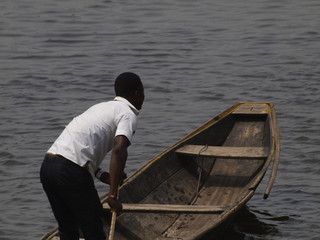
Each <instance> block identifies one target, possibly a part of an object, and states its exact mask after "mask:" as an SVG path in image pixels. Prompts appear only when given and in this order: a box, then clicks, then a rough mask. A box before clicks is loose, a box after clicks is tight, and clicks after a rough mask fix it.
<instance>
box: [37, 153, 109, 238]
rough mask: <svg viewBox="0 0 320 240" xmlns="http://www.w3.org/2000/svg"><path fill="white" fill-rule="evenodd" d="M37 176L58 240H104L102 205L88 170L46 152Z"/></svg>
mask: <svg viewBox="0 0 320 240" xmlns="http://www.w3.org/2000/svg"><path fill="white" fill-rule="evenodd" d="M40 179H41V182H42V185H43V189H44V191H45V192H46V194H47V197H48V199H49V202H50V205H51V208H52V211H53V213H54V216H55V218H56V219H57V222H58V225H59V234H60V239H61V240H78V239H79V228H80V229H81V231H82V233H83V235H84V237H85V239H86V240H105V239H106V236H105V234H104V231H103V225H102V219H101V218H102V212H103V211H102V205H101V203H100V200H99V196H98V193H97V190H96V188H95V186H94V182H93V179H92V177H91V175H90V173H89V171H88V170H87V169H85V168H83V167H80V166H78V165H77V164H75V163H73V162H71V161H69V160H67V159H65V158H64V157H62V156H58V155H49V154H46V155H45V158H44V160H43V163H42V166H41V170H40Z"/></svg>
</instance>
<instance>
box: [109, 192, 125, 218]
mask: <svg viewBox="0 0 320 240" xmlns="http://www.w3.org/2000/svg"><path fill="white" fill-rule="evenodd" d="M107 203H108V204H109V206H110V209H111V211H114V212H116V213H117V215H119V214H120V212H121V211H122V203H121V202H120V201H119V200H118V199H117V198H115V197H113V196H108V198H107Z"/></svg>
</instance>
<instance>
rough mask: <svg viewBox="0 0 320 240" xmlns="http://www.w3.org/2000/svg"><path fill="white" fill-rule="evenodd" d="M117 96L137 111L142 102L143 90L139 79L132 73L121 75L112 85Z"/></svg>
mask: <svg viewBox="0 0 320 240" xmlns="http://www.w3.org/2000/svg"><path fill="white" fill-rule="evenodd" d="M114 90H115V93H116V95H117V96H120V97H124V98H125V99H127V100H128V101H129V102H130V103H131V104H132V105H133V106H135V107H136V108H137V109H138V110H140V109H141V107H142V104H143V101H144V88H143V84H142V82H141V79H140V77H139V76H138V75H137V74H135V73H132V72H125V73H121V74H120V75H119V76H118V77H117V78H116V81H115V83H114Z"/></svg>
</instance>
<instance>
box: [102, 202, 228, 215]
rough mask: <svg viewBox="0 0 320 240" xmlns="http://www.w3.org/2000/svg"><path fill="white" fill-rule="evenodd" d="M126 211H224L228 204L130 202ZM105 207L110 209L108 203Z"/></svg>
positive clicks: (126, 204) (126, 206)
mask: <svg viewBox="0 0 320 240" xmlns="http://www.w3.org/2000/svg"><path fill="white" fill-rule="evenodd" d="M122 206H123V210H122V211H124V212H153V213H201V214H204V213H211V214H213V213H222V212H223V211H225V210H226V209H227V208H228V207H227V206H210V205H175V204H130V203H123V204H122ZM103 208H104V209H106V210H110V207H109V205H108V204H107V203H104V204H103Z"/></svg>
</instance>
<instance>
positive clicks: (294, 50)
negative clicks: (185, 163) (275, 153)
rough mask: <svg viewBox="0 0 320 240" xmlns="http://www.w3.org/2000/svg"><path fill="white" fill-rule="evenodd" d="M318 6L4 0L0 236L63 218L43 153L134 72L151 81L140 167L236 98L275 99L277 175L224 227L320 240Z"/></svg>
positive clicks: (32, 235) (36, 234) (35, 233)
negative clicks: (45, 174) (50, 198)
mask: <svg viewBox="0 0 320 240" xmlns="http://www.w3.org/2000/svg"><path fill="white" fill-rule="evenodd" d="M319 13H320V2H319V0H303V1H301V0H290V1H289V0H277V1H269V0H258V1H256V0H255V1H253V0H248V1H236V0H216V1H212V0H200V1H178V0H170V1H169V0H163V1H155V0H148V1H146V0H141V1H124V0H118V1H111V0H110V1H109V0H104V1H103V0H98V1H96V0H93V1H92V0H91V1H89V0H78V1H72V0H70V1H62V0H56V1H50V0H27V1H26V0H14V1H12V0H2V1H1V2H0V70H1V71H0V72H1V78H0V111H1V120H0V121H1V124H0V141H1V142H0V143H1V144H0V182H1V184H0V211H1V214H0V239H1V240H9V239H10V240H11V239H12V240H13V239H14V240H30V239H39V238H40V237H41V236H42V235H43V234H44V233H46V232H47V231H49V230H51V229H52V228H54V227H55V226H56V223H55V220H54V218H53V215H52V213H51V210H50V207H49V204H48V202H47V199H46V196H45V195H44V193H43V191H42V188H41V185H40V183H39V178H38V172H39V167H40V164H41V161H42V158H43V155H44V153H45V151H46V150H47V149H48V148H49V147H50V145H51V143H52V142H53V141H54V140H55V138H56V137H57V136H58V135H59V134H60V132H61V131H62V129H63V126H64V125H65V124H67V123H68V122H69V121H70V120H71V118H72V117H73V116H75V115H77V114H79V113H81V112H82V111H84V110H85V109H86V108H88V107H89V106H91V105H92V104H94V103H97V102H100V101H105V100H110V99H112V98H113V88H112V85H113V81H114V78H115V77H116V76H117V75H118V74H119V73H121V72H123V71H134V72H136V73H138V74H139V75H140V76H141V78H142V79H143V82H144V84H145V92H146V101H145V105H144V108H143V111H142V112H141V115H140V122H139V131H137V133H136V135H135V139H134V144H133V145H132V146H131V148H130V157H129V160H128V164H127V172H128V173H129V174H131V173H133V172H134V171H135V170H136V169H137V168H139V167H140V166H142V165H143V164H144V163H146V162H147V161H148V160H150V159H151V158H152V157H153V156H154V155H156V154H158V153H159V152H161V151H162V150H164V149H165V148H166V147H168V146H170V145H172V144H173V143H175V141H177V140H179V139H180V138H181V137H183V136H184V135H186V134H187V133H188V132H190V131H191V130H193V129H194V128H196V127H197V126H199V125H200V124H202V123H203V122H205V121H207V120H208V119H210V118H211V117H213V116H215V115H217V114H218V113H220V112H222V111H223V110H225V109H226V108H228V107H230V106H231V105H233V104H235V103H237V102H247V101H255V102H260V101H267V102H272V103H274V104H275V107H276V110H277V114H278V122H279V127H280V135H281V149H282V151H281V164H280V168H279V172H278V178H277V180H276V183H275V186H274V188H273V190H272V192H271V195H270V197H269V199H268V200H263V199H262V195H263V191H264V187H265V183H262V184H261V185H260V187H259V188H258V190H257V194H256V195H255V197H254V198H253V199H252V200H251V201H250V202H249V204H248V207H247V209H245V211H244V212H243V213H242V214H241V215H240V217H239V219H238V220H237V223H236V226H235V228H234V230H233V231H234V232H232V233H231V234H229V235H230V236H226V237H225V239H236V240H237V239H239V240H240V239H268V240H274V239H290V240H291V239H306V240H310V239H312V240H315V239H320V220H319V215H320V177H319V175H320V164H319V156H320V150H319V149H320V148H319V145H320V134H319V133H320V125H319V117H320V111H319V109H320V108H319V107H320V97H319V90H320V79H319V76H320V67H319V66H320V15H319ZM107 163H108V161H106V162H105V166H107ZM97 187H98V188H99V192H100V193H101V194H103V193H104V192H105V191H106V189H105V188H104V186H103V185H100V184H99V183H97Z"/></svg>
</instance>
